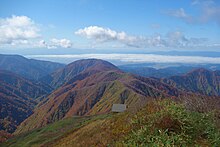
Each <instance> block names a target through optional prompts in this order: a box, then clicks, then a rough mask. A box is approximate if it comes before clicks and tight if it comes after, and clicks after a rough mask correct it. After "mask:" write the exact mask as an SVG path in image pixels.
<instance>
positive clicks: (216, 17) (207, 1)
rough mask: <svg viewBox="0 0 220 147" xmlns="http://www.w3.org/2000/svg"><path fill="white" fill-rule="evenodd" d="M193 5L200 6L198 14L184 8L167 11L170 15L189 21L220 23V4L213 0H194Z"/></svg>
mask: <svg viewBox="0 0 220 147" xmlns="http://www.w3.org/2000/svg"><path fill="white" fill-rule="evenodd" d="M191 5H192V7H194V8H198V9H196V10H198V15H191V14H188V13H186V12H185V10H184V9H183V8H180V9H177V10H169V11H167V12H166V13H167V14H168V15H170V16H173V17H176V18H179V19H182V20H184V21H185V22H187V23H192V24H201V23H208V22H215V23H217V24H219V25H220V6H219V5H218V4H217V3H215V1H213V0H193V1H192V3H191Z"/></svg>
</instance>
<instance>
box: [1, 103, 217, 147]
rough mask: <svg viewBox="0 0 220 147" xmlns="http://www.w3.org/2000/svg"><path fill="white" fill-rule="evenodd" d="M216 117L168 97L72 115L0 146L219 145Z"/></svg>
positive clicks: (15, 137)
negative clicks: (127, 108)
mask: <svg viewBox="0 0 220 147" xmlns="http://www.w3.org/2000/svg"><path fill="white" fill-rule="evenodd" d="M218 123H219V118H218V119H217V118H215V115H213V114H211V113H198V112H197V111H193V112H192V111H189V110H187V109H186V108H185V107H184V105H182V104H177V103H174V102H172V101H168V100H162V101H150V102H149V103H148V104H147V105H145V106H144V107H143V108H142V109H141V110H139V111H137V112H135V113H132V112H124V113H110V114H106V115H96V116H89V117H85V116H84V117H72V118H68V119H64V120H61V121H58V122H55V123H53V124H50V125H47V126H45V127H43V128H40V129H35V130H33V131H30V132H28V133H24V134H21V135H18V136H14V137H13V138H11V139H9V140H8V141H7V142H5V143H3V144H0V146H4V147H9V146H11V147H12V146H18V145H19V146H23V147H28V146H50V147H56V146H57V147H60V146H65V147H71V146H85V147H87V146H88V147H89V146H161V145H164V146H219V145H220V130H219V128H218V125H217V124H218Z"/></svg>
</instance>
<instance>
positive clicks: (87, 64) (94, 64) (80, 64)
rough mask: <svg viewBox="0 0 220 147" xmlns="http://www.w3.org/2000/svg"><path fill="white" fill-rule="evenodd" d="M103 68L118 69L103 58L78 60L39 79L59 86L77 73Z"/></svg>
mask: <svg viewBox="0 0 220 147" xmlns="http://www.w3.org/2000/svg"><path fill="white" fill-rule="evenodd" d="M90 70H91V71H90ZM105 70H118V69H117V67H116V66H114V65H113V64H111V63H109V62H107V61H104V60H98V59H87V60H78V61H75V62H73V63H70V64H68V65H66V66H65V67H64V68H61V69H59V70H57V71H54V72H53V73H51V74H49V75H47V76H45V77H43V78H42V79H41V81H43V82H45V83H47V84H49V85H50V86H52V87H54V88H58V87H59V86H61V85H63V84H65V83H66V82H68V81H69V80H71V79H72V78H74V77H75V76H76V75H78V74H79V73H82V72H86V71H89V72H87V74H93V73H96V72H99V71H105Z"/></svg>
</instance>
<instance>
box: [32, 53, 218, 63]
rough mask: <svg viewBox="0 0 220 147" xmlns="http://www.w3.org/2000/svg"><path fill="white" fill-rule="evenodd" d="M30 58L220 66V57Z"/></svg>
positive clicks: (94, 56) (100, 56)
mask: <svg viewBox="0 0 220 147" xmlns="http://www.w3.org/2000/svg"><path fill="white" fill-rule="evenodd" d="M28 57H30V58H38V59H47V60H50V59H51V60H53V61H54V59H59V60H62V59H63V61H65V60H68V59H70V60H69V61H71V62H72V61H74V60H78V59H89V58H97V59H103V60H109V61H120V62H124V63H189V64H190V63H194V64H202V63H205V64H220V57H215V58H214V57H201V56H170V55H156V54H79V55H30V56H28Z"/></svg>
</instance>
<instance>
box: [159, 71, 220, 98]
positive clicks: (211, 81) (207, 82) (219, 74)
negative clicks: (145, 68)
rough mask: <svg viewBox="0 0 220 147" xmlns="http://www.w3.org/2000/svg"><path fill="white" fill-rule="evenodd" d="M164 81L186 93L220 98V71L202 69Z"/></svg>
mask: <svg viewBox="0 0 220 147" xmlns="http://www.w3.org/2000/svg"><path fill="white" fill-rule="evenodd" d="M162 81H163V82H165V83H167V84H170V85H172V86H175V87H177V88H179V89H182V90H185V91H191V92H193V93H200V94H204V95H210V96H220V71H210V70H207V69H204V68H200V69H195V70H193V71H191V72H189V73H187V74H185V75H182V76H172V77H170V78H168V79H162Z"/></svg>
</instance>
